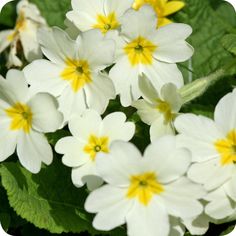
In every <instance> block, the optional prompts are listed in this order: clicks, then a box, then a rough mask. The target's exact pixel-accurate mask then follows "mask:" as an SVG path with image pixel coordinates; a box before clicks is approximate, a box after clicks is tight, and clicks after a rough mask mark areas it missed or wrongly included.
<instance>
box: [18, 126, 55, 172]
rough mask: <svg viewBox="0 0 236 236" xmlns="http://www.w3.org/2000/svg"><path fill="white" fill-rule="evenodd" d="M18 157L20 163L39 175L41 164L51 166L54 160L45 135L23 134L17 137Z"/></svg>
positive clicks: (35, 133)
mask: <svg viewBox="0 0 236 236" xmlns="http://www.w3.org/2000/svg"><path fill="white" fill-rule="evenodd" d="M16 151H17V155H18V157H19V161H20V163H21V164H22V165H23V166H24V167H25V168H26V169H27V170H29V171H30V172H32V173H38V172H39V171H40V169H41V162H44V163H45V164H47V165H49V164H51V162H52V159H53V153H52V149H51V146H50V145H49V143H48V142H47V139H46V137H45V136H44V135H43V134H40V133H37V132H34V131H31V132H30V133H28V134H26V133H24V132H22V133H21V134H20V135H19V136H18V137H17V149H16Z"/></svg>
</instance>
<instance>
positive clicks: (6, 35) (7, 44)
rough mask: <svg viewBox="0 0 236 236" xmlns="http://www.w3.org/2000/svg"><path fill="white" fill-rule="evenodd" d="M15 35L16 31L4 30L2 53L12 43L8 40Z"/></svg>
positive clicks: (0, 42) (0, 38) (1, 37)
mask: <svg viewBox="0 0 236 236" xmlns="http://www.w3.org/2000/svg"><path fill="white" fill-rule="evenodd" d="M13 33H14V30H4V31H1V32H0V53H1V52H2V51H4V50H5V49H6V48H7V47H8V46H9V45H10V44H11V41H10V40H8V39H7V38H8V37H9V36H10V35H12V34H13Z"/></svg>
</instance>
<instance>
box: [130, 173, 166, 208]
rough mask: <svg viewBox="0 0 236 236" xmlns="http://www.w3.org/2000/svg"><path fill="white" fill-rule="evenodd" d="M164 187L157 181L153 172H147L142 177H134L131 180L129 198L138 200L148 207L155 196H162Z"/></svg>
mask: <svg viewBox="0 0 236 236" xmlns="http://www.w3.org/2000/svg"><path fill="white" fill-rule="evenodd" d="M163 191H164V187H163V185H162V184H160V183H159V182H158V180H157V176H156V174H155V173H153V172H146V173H143V174H140V175H133V176H131V178H130V186H129V189H128V192H127V195H126V196H127V198H138V200H139V202H140V203H142V204H144V205H148V203H149V202H150V201H151V199H152V197H153V195H154V194H160V193H162V192H163Z"/></svg>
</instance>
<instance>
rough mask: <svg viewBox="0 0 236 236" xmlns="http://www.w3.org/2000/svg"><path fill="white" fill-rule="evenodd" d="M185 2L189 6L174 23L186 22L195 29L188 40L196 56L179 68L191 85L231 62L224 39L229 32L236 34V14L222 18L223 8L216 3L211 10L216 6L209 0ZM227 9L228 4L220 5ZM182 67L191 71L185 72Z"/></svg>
mask: <svg viewBox="0 0 236 236" xmlns="http://www.w3.org/2000/svg"><path fill="white" fill-rule="evenodd" d="M185 2H186V6H185V7H184V8H183V10H182V11H180V12H179V13H178V14H176V16H175V20H176V21H177V22H182V23H187V24H189V25H191V26H192V28H193V33H192V35H191V36H190V37H189V39H188V41H189V43H190V44H191V45H192V46H193V47H194V49H195V53H194V55H193V57H192V59H190V60H189V61H187V62H185V63H182V66H180V68H181V70H182V72H183V74H184V78H185V82H186V83H188V82H191V81H192V80H195V79H197V78H200V77H204V76H207V75H209V74H211V73H212V72H214V71H216V70H217V69H219V68H221V67H222V66H224V65H225V63H227V61H228V60H230V59H232V55H231V54H230V53H229V52H227V51H226V50H225V49H224V48H223V46H222V44H221V39H222V37H223V36H224V35H226V34H228V33H229V32H233V31H235V28H234V25H232V24H231V21H232V20H231V18H232V17H234V18H235V12H233V11H229V12H228V13H227V15H226V14H225V15H224V17H223V16H221V15H219V12H218V11H217V8H218V7H220V6H221V5H219V4H221V2H220V1H219V2H216V1H214V6H215V9H213V8H212V5H211V4H213V3H212V1H210V0H197V1H196V0H185ZM225 8H228V5H227V4H224V5H222V6H221V9H225ZM228 18H230V19H229V20H228ZM226 19H227V20H226ZM183 66H185V67H186V68H188V69H184V68H183ZM191 71H193V73H192V72H191Z"/></svg>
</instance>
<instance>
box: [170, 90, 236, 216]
mask: <svg viewBox="0 0 236 236" xmlns="http://www.w3.org/2000/svg"><path fill="white" fill-rule="evenodd" d="M174 124H175V127H176V129H177V131H178V132H179V133H180V135H179V138H178V143H179V145H180V146H184V147H186V148H188V149H190V150H191V152H192V155H193V162H197V163H194V164H193V165H192V166H191V168H190V170H189V172H188V176H189V178H190V179H192V180H193V181H195V182H197V183H201V184H203V185H204V188H205V189H206V190H207V191H216V196H217V194H221V201H222V204H219V202H217V201H215V203H216V204H213V202H214V200H213V199H212V197H211V196H213V195H214V196H215V194H213V193H210V195H209V196H208V197H207V200H209V201H210V204H209V205H207V206H206V213H207V214H208V215H209V216H211V217H213V218H216V219H220V218H224V217H226V216H227V215H228V214H230V211H229V210H228V209H230V208H232V207H233V205H234V204H236V184H235V183H236V164H235V163H236V89H235V90H234V91H233V92H232V93H229V94H227V95H225V96H224V97H223V98H222V99H221V100H220V101H219V103H218V104H217V106H216V108H215V112H214V121H213V120H211V119H209V118H206V117H203V116H197V115H193V114H185V115H180V116H179V117H177V118H176V120H175V123H174ZM221 187H223V189H222V188H221ZM219 189H221V190H219ZM212 194H213V195H212ZM223 202H224V207H223ZM231 202H233V205H232V203H231ZM226 203H227V204H228V207H226V205H227V204H226ZM209 208H210V209H209Z"/></svg>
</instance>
